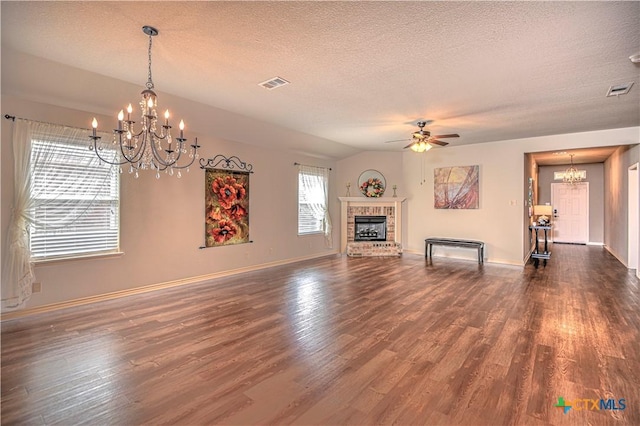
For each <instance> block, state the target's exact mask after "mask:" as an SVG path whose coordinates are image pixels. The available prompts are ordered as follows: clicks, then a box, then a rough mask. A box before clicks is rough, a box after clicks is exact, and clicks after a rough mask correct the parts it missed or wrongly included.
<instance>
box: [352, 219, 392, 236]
mask: <svg viewBox="0 0 640 426" xmlns="http://www.w3.org/2000/svg"><path fill="white" fill-rule="evenodd" d="M353 219H354V224H355V232H354V236H353V240H354V241H386V240H387V217H386V216H355V217H354V218H353Z"/></svg>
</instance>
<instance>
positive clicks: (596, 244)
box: [587, 241, 604, 246]
mask: <svg viewBox="0 0 640 426" xmlns="http://www.w3.org/2000/svg"><path fill="white" fill-rule="evenodd" d="M587 245H588V246H604V243H595V242H591V241H590V242H588V243H587Z"/></svg>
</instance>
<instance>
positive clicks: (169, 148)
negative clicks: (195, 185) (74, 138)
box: [89, 25, 200, 179]
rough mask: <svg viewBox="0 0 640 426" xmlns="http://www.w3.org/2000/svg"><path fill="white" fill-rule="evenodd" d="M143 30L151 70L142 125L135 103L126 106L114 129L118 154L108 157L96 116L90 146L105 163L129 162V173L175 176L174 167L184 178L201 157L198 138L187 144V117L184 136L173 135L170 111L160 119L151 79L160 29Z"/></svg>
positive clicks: (143, 96)
mask: <svg viewBox="0 0 640 426" xmlns="http://www.w3.org/2000/svg"><path fill="white" fill-rule="evenodd" d="M142 31H143V32H144V33H145V34H146V35H148V36H149V51H148V52H149V73H148V75H147V77H148V79H147V84H146V88H145V89H144V90H143V91H142V92H141V95H142V98H141V100H140V110H141V119H140V124H139V128H136V126H135V124H136V122H135V121H133V120H132V119H131V113H132V112H133V107H132V106H131V104H129V105H128V106H127V108H126V111H127V116H126V120H125V115H124V110H120V112H119V113H118V128H117V129H114V130H113V140H112V145H113V148H114V151H115V155H114V156H107V155H104V149H105V147H104V146H102V145H99V144H98V142H99V141H100V139H101V137H100V136H97V135H96V130H97V128H98V120H96V119H95V117H94V118H93V121H92V123H91V126H92V128H93V134H92V135H90V136H89V138H91V139H92V140H93V144H92V145H90V146H89V149H91V150H93V151H95V153H96V155H97V156H98V158H100V160H101V161H104V162H105V163H108V164H111V165H120V166H122V165H125V164H128V165H129V173H135V177H136V178H137V177H138V170H155V171H156V178H158V179H159V178H160V172H162V171H164V172H166V173H167V174H169V175H171V176H173V174H174V170H177V176H178V177H180V176H181V172H180V171H181V170H183V169H186V171H187V172H188V171H189V166H191V165H192V164H193V162H194V161H195V159H196V158H198V156H199V155H198V148H200V146H199V145H198V138H196V139H195V142H194V143H193V145H190V148H188V147H187V145H186V141H187V139H185V138H184V121H183V120H180V124H179V129H180V136H179V137H175V138H174V137H173V136H172V134H171V128H172V126H171V125H170V124H169V117H170V115H169V110H166V111H165V112H164V123H161V122H159V121H158V113H157V109H158V97H157V96H156V93H155V92H154V91H153V89H154V84H153V80H152V78H151V45H152V40H153V37H154V36H157V35H158V30H157V29H155V28H153V27H150V26H147V25H145V26H144V27H142ZM138 129H139V130H138ZM158 132H159V133H158ZM187 151H188V152H189V154H188V156H189V159H188V160H186V161H184V162H183V163H182V164H180V163H179V161H180V159H181V157H183V155H184V156H185V157H186V155H187ZM112 152H113V151H112ZM183 159H184V157H183ZM120 171H121V172H122V168H121V169H120Z"/></svg>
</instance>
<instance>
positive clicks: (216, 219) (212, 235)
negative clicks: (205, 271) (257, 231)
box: [205, 169, 250, 247]
mask: <svg viewBox="0 0 640 426" xmlns="http://www.w3.org/2000/svg"><path fill="white" fill-rule="evenodd" d="M205 212H206V216H205V246H206V247H216V246H225V245H231V244H243V243H248V242H250V241H249V172H240V171H232V170H225V169H205Z"/></svg>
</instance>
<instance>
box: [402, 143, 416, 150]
mask: <svg viewBox="0 0 640 426" xmlns="http://www.w3.org/2000/svg"><path fill="white" fill-rule="evenodd" d="M414 144H415V142H411V143H410V144H409V145H407V146H405V147H404V148H402V149H407V148H409V147H411V146H412V145H414Z"/></svg>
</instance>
